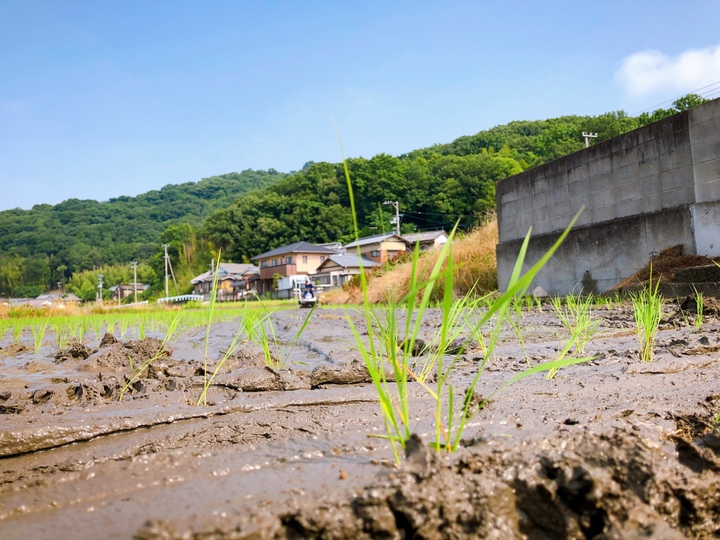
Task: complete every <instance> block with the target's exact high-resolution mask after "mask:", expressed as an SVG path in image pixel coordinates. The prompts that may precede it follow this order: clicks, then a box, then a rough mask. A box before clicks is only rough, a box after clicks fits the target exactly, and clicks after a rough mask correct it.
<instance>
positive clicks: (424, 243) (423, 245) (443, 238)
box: [403, 231, 448, 251]
mask: <svg viewBox="0 0 720 540" xmlns="http://www.w3.org/2000/svg"><path fill="white" fill-rule="evenodd" d="M403 238H404V239H405V241H406V242H407V243H408V244H409V245H410V249H415V244H418V249H419V250H420V251H425V250H427V249H433V248H436V247H440V246H442V245H443V244H444V243H445V242H447V241H448V235H447V233H446V232H445V231H426V232H419V233H411V234H403Z"/></svg>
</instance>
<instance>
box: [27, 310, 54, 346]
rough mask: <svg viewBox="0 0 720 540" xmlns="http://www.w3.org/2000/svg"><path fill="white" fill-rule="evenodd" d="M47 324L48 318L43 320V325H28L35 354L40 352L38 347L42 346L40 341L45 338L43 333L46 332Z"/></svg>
mask: <svg viewBox="0 0 720 540" xmlns="http://www.w3.org/2000/svg"><path fill="white" fill-rule="evenodd" d="M49 322H50V317H48V318H47V319H45V323H44V324H32V325H30V332H32V336H33V347H34V349H35V354H37V353H38V352H40V347H41V346H42V341H43V338H44V337H45V332H46V331H47V327H48V324H49Z"/></svg>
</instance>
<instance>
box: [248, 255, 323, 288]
mask: <svg viewBox="0 0 720 540" xmlns="http://www.w3.org/2000/svg"><path fill="white" fill-rule="evenodd" d="M334 254H335V251H334V250H332V249H330V248H327V247H324V246H318V245H315V244H311V243H310V242H295V243H294V244H290V245H287V246H282V247H279V248H275V249H273V250H271V251H267V252H265V253H261V254H260V255H256V256H255V257H253V258H252V259H251V260H253V261H255V262H257V264H258V266H259V267H260V280H259V281H258V289H257V290H258V293H259V294H262V293H267V292H272V291H273V284H274V282H275V280H276V279H277V276H280V277H281V278H291V277H295V276H298V279H299V276H309V275H311V274H314V273H315V270H316V269H317V267H318V266H320V264H321V263H322V262H323V261H325V259H327V258H328V257H329V256H330V255H334ZM291 281H292V280H290V279H286V280H283V283H286V282H287V283H291ZM288 287H289V286H288ZM281 296H282V295H281Z"/></svg>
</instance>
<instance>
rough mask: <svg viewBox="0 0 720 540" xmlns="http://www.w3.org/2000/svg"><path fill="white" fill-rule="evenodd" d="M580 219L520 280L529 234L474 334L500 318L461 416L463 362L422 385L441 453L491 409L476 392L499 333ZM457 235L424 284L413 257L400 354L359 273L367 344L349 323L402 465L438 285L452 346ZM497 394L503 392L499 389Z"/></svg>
mask: <svg viewBox="0 0 720 540" xmlns="http://www.w3.org/2000/svg"><path fill="white" fill-rule="evenodd" d="M338 143H339V144H340V151H341V153H342V144H341V143H340V137H339V135H338ZM343 168H344V172H345V179H346V182H347V188H348V193H349V199H350V205H351V213H352V217H353V226H354V232H355V237H356V238H358V237H359V227H358V223H357V214H356V211H355V202H354V196H353V187H352V182H351V179H350V172H349V170H348V166H347V162H346V160H345V158H344V156H343ZM578 217H579V213H578V214H577V215H576V216H575V217H574V218H573V220H572V221H571V223H570V225H568V227H567V229H566V230H565V231H564V232H563V233H562V234H561V235H560V236H559V238H558V239H557V241H556V242H555V243H554V244H553V246H552V247H551V248H550V249H549V250H548V251H547V252H546V253H545V255H543V257H541V258H540V260H539V261H538V262H536V263H535V264H534V265H532V266H531V267H530V268H529V269H528V270H527V271H526V272H525V274H523V275H521V270H522V266H523V263H524V260H525V254H526V252H527V249H528V245H529V241H530V233H531V231H528V234H527V235H526V237H525V240H524V242H523V244H522V247H521V249H520V252H519V254H518V258H517V260H516V263H515V267H514V269H513V273H512V275H511V278H510V280H509V283H508V287H507V290H506V291H505V293H503V294H502V295H500V296H499V297H497V298H495V299H493V300H492V302H491V303H490V304H489V307H488V309H487V311H486V312H485V314H484V315H483V316H482V317H481V318H480V319H479V321H478V323H477V327H476V328H475V330H474V333H475V334H477V332H479V331H480V328H481V327H482V326H483V325H484V324H485V323H487V322H488V321H490V320H491V319H492V318H493V317H495V318H496V322H495V325H494V328H493V329H492V330H491V331H490V333H489V341H488V342H487V344H486V349H487V352H488V354H486V355H485V357H484V358H483V360H482V362H481V365H480V366H479V368H478V370H477V372H476V374H475V376H474V377H473V379H472V381H471V383H470V386H469V388H468V389H467V390H466V392H465V397H464V399H463V400H462V403H461V404H460V407H459V410H458V411H456V410H455V399H454V396H455V391H454V388H453V386H452V385H451V384H450V383H449V381H450V376H451V374H452V373H453V370H454V368H455V366H456V362H457V358H458V356H455V358H453V359H452V360H451V361H450V362H449V364H447V365H446V364H445V362H444V358H443V355H439V356H438V359H437V362H436V372H437V377H436V386H435V389H431V388H430V387H429V386H428V385H427V384H426V383H425V382H420V384H421V385H422V387H423V388H424V389H425V390H426V391H427V392H428V393H429V394H430V395H431V396H432V397H433V399H434V400H435V403H436V410H435V419H434V420H435V442H434V443H433V446H434V448H435V450H436V451H440V450H443V449H445V450H448V451H454V450H456V449H457V448H458V446H459V445H460V442H461V439H462V434H463V431H464V430H465V428H466V427H467V424H468V422H469V421H470V420H471V419H472V417H473V416H474V414H475V413H476V412H477V411H478V410H479V409H480V408H482V407H483V406H484V405H485V404H486V403H487V399H486V400H484V401H483V402H482V403H481V405H480V407H479V408H478V407H477V406H475V405H474V402H475V400H474V396H475V388H476V387H477V384H478V382H479V380H480V376H481V375H482V373H483V371H484V368H485V366H486V364H487V362H488V359H489V358H490V357H491V356H492V355H493V351H494V348H495V345H496V343H497V341H498V339H499V335H500V330H501V328H502V325H503V323H504V319H505V317H506V316H507V312H508V309H510V308H511V307H512V304H513V301H514V300H515V299H517V298H518V297H521V296H522V295H524V294H525V292H526V291H527V289H528V288H529V287H530V284H531V283H532V280H533V279H534V277H535V276H536V275H537V273H538V272H539V271H540V269H541V268H542V267H543V266H544V265H545V264H546V263H547V261H548V260H549V259H550V257H552V255H553V254H554V253H555V251H556V250H557V249H558V247H559V246H560V244H561V243H562V242H563V241H564V239H565V238H566V236H567V235H568V233H569V232H570V229H571V227H572V226H573V225H574V223H575V221H576V220H577V218H578ZM454 233H455V229H453V231H452V232H451V233H450V238H449V240H448V242H447V243H446V244H444V245H443V247H442V248H441V250H440V253H439V254H438V255H437V258H436V261H435V264H434V265H433V266H432V270H431V271H430V275H429V277H428V278H427V279H425V280H421V279H420V278H419V275H420V274H419V271H418V259H419V251H418V249H417V247H416V249H415V250H414V252H413V257H412V262H411V265H412V268H411V273H410V278H409V281H410V285H409V291H408V293H407V294H406V295H405V296H404V297H402V298H401V299H400V300H399V301H398V302H397V304H398V306H401V307H402V308H403V309H404V311H405V339H404V340H403V342H402V347H396V348H395V351H396V352H395V353H393V352H392V351H389V350H388V345H387V344H384V341H387V340H388V339H389V340H390V343H393V341H392V340H393V339H396V338H393V335H395V333H394V331H393V330H394V325H395V324H396V320H397V319H396V318H394V316H390V317H391V318H390V320H389V321H386V324H385V325H384V326H382V325H381V331H379V332H378V330H377V326H376V324H375V323H376V322H377V319H376V318H375V319H374V316H373V313H374V311H373V308H372V305H371V303H370V302H369V297H368V284H367V276H366V275H365V272H363V271H361V272H360V283H361V290H362V297H363V315H364V319H365V325H366V327H367V338H366V339H363V337H362V336H361V333H360V331H359V330H358V328H357V327H356V325H355V324H354V322H353V321H352V319H351V318H350V317H348V322H349V324H350V327H351V329H352V332H353V335H354V337H355V341H356V343H357V347H358V350H359V351H360V354H361V355H362V358H363V361H364V363H365V365H366V367H367V369H368V372H369V373H370V376H371V379H372V382H373V385H374V386H375V390H376V392H377V394H378V400H379V403H380V410H381V414H382V417H383V422H384V424H385V431H386V435H383V438H385V439H387V440H388V441H389V442H390V445H391V447H392V451H393V454H394V456H395V459H396V461H397V462H399V461H400V452H399V449H400V448H404V447H405V443H406V441H407V440H408V439H409V437H410V435H411V425H410V417H411V415H410V408H409V395H408V391H407V383H408V378H409V377H412V378H413V379H416V380H417V379H418V377H417V376H415V374H414V373H413V372H412V370H411V366H410V363H409V357H410V352H411V351H412V350H413V348H414V344H415V341H416V339H417V336H418V331H419V328H420V325H421V324H422V321H423V317H424V314H425V312H426V310H427V307H428V305H429V300H430V297H431V294H432V292H433V289H434V288H435V285H436V283H441V282H444V283H443V287H442V291H443V297H442V303H441V316H442V324H441V325H440V337H439V343H440V348H441V349H442V348H443V345H444V344H447V343H448V337H449V336H450V335H451V332H452V331H451V329H450V325H449V322H450V317H451V312H452V304H453V300H452V296H453V272H452V270H453V258H452V251H451V246H452V240H453V237H454ZM358 254H359V253H358ZM443 265H445V271H442V267H443ZM393 307H394V306H393V303H392V302H391V304H390V308H393ZM382 328H390V331H383V330H382ZM398 349H399V351H400V352H399V353H398V352H397V351H398ZM383 350H385V351H388V352H389V355H388V356H387V357H386V356H384V355H383V354H381V352H382V351H383ZM585 360H587V359H582V358H581V359H574V358H563V359H561V360H556V361H553V362H546V363H544V364H540V365H538V366H535V367H533V368H528V369H527V370H526V371H524V372H522V373H520V374H519V375H516V376H515V377H513V378H512V379H511V380H510V381H508V383H506V384H505V385H503V386H502V387H501V388H504V387H505V386H506V385H507V384H510V383H512V382H515V381H517V380H519V379H521V378H523V377H526V376H529V375H531V374H533V373H537V372H540V371H547V370H549V369H553V368H559V367H563V366H567V365H570V364H574V363H578V362H582V361H585ZM388 364H389V366H388ZM386 366H388V367H389V368H390V370H391V371H392V373H393V375H394V378H395V383H394V384H392V385H391V384H390V383H389V381H388V377H387V374H386V369H385V368H386ZM498 390H500V388H499V389H498ZM446 398H447V401H446ZM445 403H447V405H446V406H445V409H444V404H445Z"/></svg>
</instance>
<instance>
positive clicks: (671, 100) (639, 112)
mask: <svg viewBox="0 0 720 540" xmlns="http://www.w3.org/2000/svg"><path fill="white" fill-rule="evenodd" d="M717 84H720V81H715V82H713V83H710V84H706V85H705V86H701V87H700V88H698V89H697V90H691V91H690V92H686V93H685V94H682V95H680V96H677V97H674V98H670V99H668V100H667V101H663V102H662V103H658V104H657V105H652V106H650V107H648V108H647V109H643V110H641V111H638V112H636V113H633V114H631V116H637V115H639V114H642V113H644V112H647V111H650V110H655V109H657V108H659V107H661V106H662V105H665V104H667V103H672V102H674V101H677V100H678V99H680V98H681V97H683V96H686V95H688V94H698V95H699V96H701V97H706V96H703V95H702V93H700V91H701V90H705V89H706V88H710V87H711V86H715V85H717ZM716 90H720V89H713V90H712V92H713V93H712V94H710V95H715V94H714V93H715V91H716ZM706 93H707V91H706Z"/></svg>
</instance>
